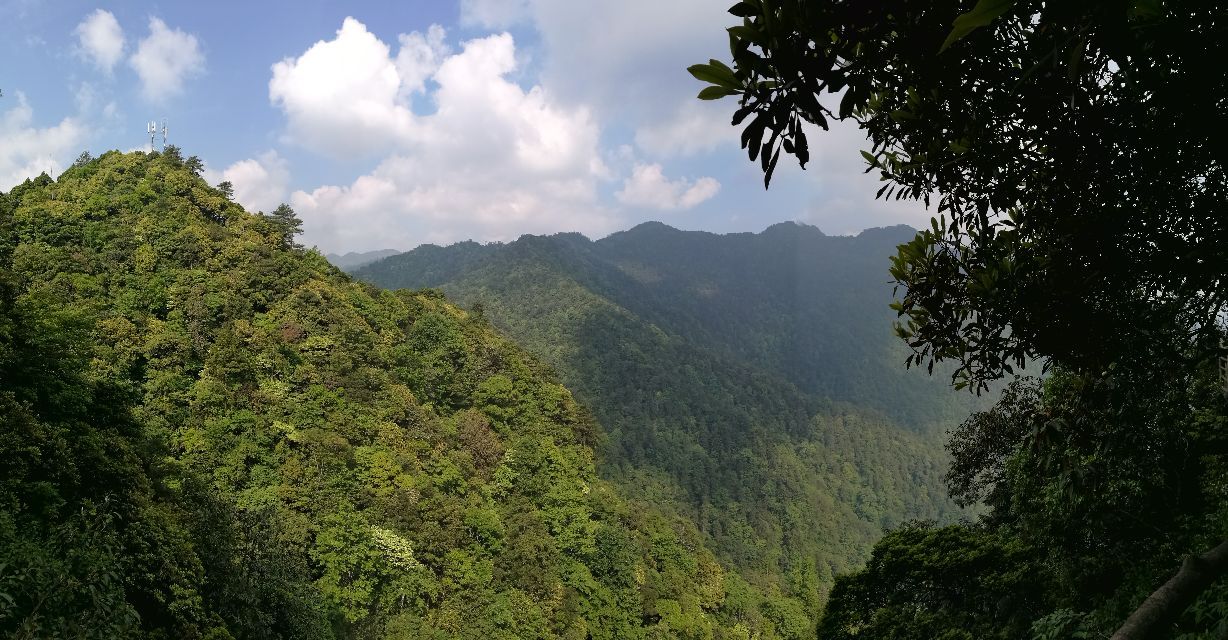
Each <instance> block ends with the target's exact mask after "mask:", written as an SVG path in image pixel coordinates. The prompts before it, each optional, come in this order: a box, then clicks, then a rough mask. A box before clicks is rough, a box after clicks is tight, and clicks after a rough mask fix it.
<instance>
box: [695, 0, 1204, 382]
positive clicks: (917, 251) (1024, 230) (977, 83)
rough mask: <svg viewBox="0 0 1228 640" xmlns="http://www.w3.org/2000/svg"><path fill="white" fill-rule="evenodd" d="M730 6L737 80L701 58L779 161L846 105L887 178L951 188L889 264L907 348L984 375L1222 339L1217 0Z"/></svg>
mask: <svg viewBox="0 0 1228 640" xmlns="http://www.w3.org/2000/svg"><path fill="white" fill-rule="evenodd" d="M730 13H732V14H733V15H735V16H737V17H739V18H740V19H741V24H739V25H737V26H734V27H731V28H730V29H729V33H730V49H731V55H732V58H733V62H732V70H733V71H732V78H730V77H728V76H727V75H726V74H715V75H714V74H713V73H711V71H712V70H713V68H714V67H712V66H711V65H703V66H705V68H707V69H708V71H709V73H706V74H701V75H700V76H697V77H700V79H702V80H704V81H706V82H709V83H711V86H712V87H715V88H718V89H720V90H722V91H726V90H732V91H734V92H735V93H736V94H737V95H738V97H739V104H738V106H737V108H736V109H734V110H733V111H734V116H733V124H734V125H740V126H742V127H743V135H742V145H743V147H744V148H746V149H747V150H748V154H749V156H750V159H751V160H752V161H753V160H755V159H756V158H757V157H758V158H759V159H760V160H761V161H762V162H763V167H764V170H765V179H768V178H770V176H771V169H772V168H773V167H774V166H775V162H776V159H777V157H778V155H779V153H780V152H781V151H782V150H783V151H784V152H785V153H786V154H793V155H795V156H796V157H797V159H798V161H799V162H800V163H801V164H802V165H803V166H805V163H806V162H807V161H808V159H809V154H808V153H807V151H806V149H807V141H806V131H807V126H805V125H806V124H814V125H818V126H819V127H821V128H823V129H826V128H827V127H828V126H829V122H830V121H832V120H851V121H853V122H855V123H857V125H858V126H859V127H860V128H861V129H862V130H864V132H865V133H866V134H867V136H868V137H869V139H870V145H871V148H870V149H869V150H868V151H865V152H863V155H864V156H865V157H866V159H867V163H868V167H867V171H874V172H877V173H878V174H879V175H880V177H881V179H882V180H883V181H884V184H883V187H882V189H881V190H880V191H879V193H878V195H879V196H880V197H883V196H885V197H887V198H891V197H894V198H896V199H901V198H909V199H915V200H922V201H924V202H926V203H927V204H928V203H929V202H930V201H931V199H936V200H937V202H936V204H937V214H938V216H937V217H936V218H935V219H934V222H933V226H932V228H931V229H929V230H925V231H923V232H922V233H921V234H919V235H918V237H917V238H916V240H915V241H914V242H910V243H907V244H904V245H902V246H901V247H900V251H899V254H898V255H897V257H896V258H895V260H894V263H893V265H892V275H893V277H894V278H895V280H896V281H897V282H898V283H900V284H901V285H902V286H903V292H902V296H901V299H900V302H899V306H898V307H897V310H898V312H899V314H900V316H901V326H900V334H901V336H903V337H904V338H905V339H907V340H908V342H909V344H910V346H911V347H912V348H913V350H914V354H913V355H914V357H913V358H912V360H911V362H912V363H914V364H932V363H933V362H937V361H943V360H951V361H954V362H956V363H958V365H959V366H958V369H957V371H956V375H957V382H959V383H960V384H962V385H967V386H971V387H972V388H974V389H981V388H983V385H984V384H985V383H986V382H988V381H991V380H996V379H999V378H1001V377H1003V376H1009V375H1010V374H1011V373H1012V370H1014V369H1018V368H1019V367H1020V365H1021V364H1022V363H1023V362H1025V361H1028V360H1031V359H1035V358H1042V359H1052V360H1053V361H1054V362H1056V363H1058V364H1061V365H1064V366H1067V367H1069V368H1073V369H1078V370H1080V371H1097V370H1103V369H1104V368H1105V367H1107V366H1108V365H1109V364H1110V363H1112V362H1115V361H1116V360H1117V359H1118V358H1119V357H1121V356H1123V355H1124V354H1134V355H1135V356H1136V357H1138V359H1139V361H1140V362H1151V361H1156V360H1182V359H1184V358H1186V357H1187V356H1188V355H1189V353H1188V352H1189V351H1190V348H1191V345H1192V344H1193V345H1195V347H1196V348H1195V349H1194V352H1195V357H1205V356H1207V355H1211V354H1213V353H1215V352H1217V351H1219V350H1220V347H1219V345H1218V344H1216V341H1215V337H1216V335H1215V331H1214V326H1215V319H1216V318H1217V315H1218V314H1220V313H1222V312H1223V310H1224V309H1225V307H1226V306H1228V298H1226V296H1228V294H1226V293H1225V291H1228V287H1226V286H1225V270H1224V269H1223V268H1221V267H1220V265H1223V264H1225V262H1228V258H1226V256H1228V241H1226V240H1225V239H1226V238H1228V234H1225V233H1224V229H1223V225H1222V220H1223V219H1224V213H1223V211H1224V202H1225V200H1224V197H1223V196H1224V194H1225V192H1226V191H1228V173H1225V171H1226V170H1225V166H1226V165H1228V163H1226V162H1225V158H1224V149H1225V148H1228V137H1226V136H1228V134H1225V133H1224V128H1223V127H1216V126H1212V125H1211V124H1210V123H1209V121H1208V120H1207V118H1208V115H1209V114H1213V113H1217V107H1216V105H1221V104H1222V103H1223V101H1224V100H1225V99H1228V82H1226V81H1225V80H1224V79H1223V78H1222V77H1220V76H1219V75H1216V76H1213V77H1208V76H1207V75H1206V74H1204V73H1203V72H1202V67H1201V65H1200V63H1199V60H1205V59H1210V58H1214V57H1216V56H1219V55H1222V54H1224V53H1225V48H1226V47H1228V32H1226V31H1225V29H1226V28H1228V27H1225V23H1224V21H1223V20H1222V14H1221V11H1220V10H1219V8H1218V7H1215V6H1213V5H1210V4H1206V3H1199V2H1182V1H1175V2H1164V3H1160V2H1153V1H1131V2H1116V3H1073V4H1066V5H1063V6H1054V5H1053V4H1052V3H1045V2H1040V1H1039V0H1030V1H1025V0H979V1H978V2H976V3H971V2H958V1H956V0H942V1H939V2H934V1H932V0H891V1H889V2H875V3H862V4H850V3H846V2H835V1H821V2H800V1H796V0H786V1H783V2H761V1H760V0H749V1H746V2H738V3H737V4H736V5H734V6H733V7H732V8H731V9H730ZM826 96H830V97H832V98H836V97H838V98H839V105H838V106H836V105H835V104H834V102H835V101H834V100H826V99H825V97H826ZM812 130H813V129H812ZM769 157H770V160H769ZM1174 327H1176V328H1179V329H1180V330H1178V331H1172V330H1170V329H1171V328H1174Z"/></svg>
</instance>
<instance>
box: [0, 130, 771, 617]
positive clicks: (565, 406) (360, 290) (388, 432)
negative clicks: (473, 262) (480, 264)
mask: <svg viewBox="0 0 1228 640" xmlns="http://www.w3.org/2000/svg"><path fill="white" fill-rule="evenodd" d="M297 225H298V221H297V219H296V218H294V215H293V212H292V211H289V209H288V208H283V209H279V210H278V211H275V212H274V213H273V214H272V215H270V216H263V215H252V214H248V213H247V212H244V211H243V210H242V209H241V208H240V207H239V206H238V205H236V204H234V203H233V202H230V198H229V194H227V193H225V192H224V190H223V191H219V190H216V189H212V188H210V187H209V186H207V185H206V184H205V183H204V182H203V181H202V180H201V179H200V177H199V162H194V161H193V159H192V158H189V159H187V160H183V159H182V157H181V155H180V154H179V153H178V152H177V151H176V152H174V153H171V150H170V149H169V148H168V150H167V152H163V153H161V154H142V153H133V154H121V153H116V152H112V153H107V154H104V155H103V156H102V157H101V158H98V159H96V160H90V161H88V162H82V163H79V165H78V166H75V167H73V168H71V169H70V170H68V171H66V172H65V173H64V175H63V176H62V177H61V179H60V180H59V181H58V182H56V181H52V180H50V179H43V178H41V177H40V179H38V180H34V181H29V182H28V183H26V184H24V185H21V186H18V187H17V188H15V189H14V190H13V191H12V192H10V193H9V194H0V417H2V418H3V421H4V424H5V428H4V429H3V430H2V431H0V634H3V635H15V636H17V637H99V638H114V637H133V638H148V639H151V640H153V639H161V638H278V637H293V638H360V637H391V638H398V637H399V638H457V637H461V638H477V637H489V638H560V637H569V638H570V637H577V638H583V637H586V636H591V637H594V638H646V637H672V636H673V635H674V633H675V632H674V631H673V629H674V627H671V626H670V625H675V626H676V627H677V628H679V629H681V628H685V629H687V630H688V631H687V633H690V634H692V635H694V636H695V637H712V636H713V634H718V633H722V634H723V633H724V632H725V631H726V630H728V629H730V628H732V626H733V623H732V622H729V617H728V616H723V615H720V614H718V612H719V608H720V607H721V598H720V597H719V594H720V593H723V591H722V588H721V585H720V583H721V580H722V574H721V572H720V571H719V568H717V567H716V563H715V562H714V561H713V560H712V558H711V553H710V552H709V551H707V550H706V549H705V548H704V547H703V545H702V543H701V542H700V539H699V537H698V535H697V534H696V533H695V532H694V530H693V528H691V527H688V526H687V525H686V524H685V523H684V522H682V521H681V520H679V519H677V518H675V517H667V516H664V515H662V514H661V513H660V512H658V511H655V510H651V509H646V508H645V507H643V506H642V505H640V504H632V503H628V502H627V501H625V500H624V499H623V498H621V497H620V496H619V494H618V493H616V492H615V491H614V490H613V489H612V487H611V486H610V485H609V484H608V483H607V482H606V481H603V480H601V479H599V478H598V477H597V474H596V469H595V465H594V455H593V452H592V449H591V445H592V444H593V443H595V442H597V441H598V440H599V439H600V435H599V434H600V429H599V427H598V426H597V424H596V423H595V421H594V420H593V418H592V417H591V416H590V415H589V414H588V413H587V412H586V411H584V410H583V409H581V407H580V406H579V405H577V403H576V402H575V400H573V398H572V396H571V394H570V392H568V391H567V389H565V388H564V387H562V386H561V385H560V384H559V383H558V382H557V381H555V379H554V378H553V376H552V374H551V373H550V372H549V370H548V369H547V368H546V367H545V366H543V365H542V364H540V363H538V362H537V361H536V360H534V359H533V358H532V357H530V356H528V355H527V354H526V353H524V352H523V351H521V350H520V349H518V348H516V347H515V346H514V345H512V344H511V343H509V342H508V341H506V340H505V339H503V338H501V337H499V336H498V335H497V334H496V333H495V332H494V331H493V330H492V329H491V328H490V326H489V325H487V324H486V322H485V321H484V320H482V319H480V318H476V317H474V316H472V315H470V314H468V313H466V312H464V311H462V310H460V309H458V308H456V307H454V306H451V305H450V304H448V303H447V302H445V301H444V300H443V299H442V297H441V296H440V295H438V294H437V293H436V292H430V291H424V292H397V293H390V292H385V291H380V290H377V289H375V288H373V287H370V286H366V285H362V284H359V283H356V282H354V281H352V280H350V279H349V278H348V277H346V276H345V275H343V274H341V273H340V272H338V271H337V270H335V269H334V268H332V267H331V266H330V265H328V263H327V262H326V261H325V260H324V258H323V257H322V256H320V255H319V254H318V253H315V252H310V251H304V250H302V249H301V248H298V247H297V246H295V245H294V243H293V236H294V234H295V233H296V232H297V228H298V226H297ZM672 603H678V609H677V614H678V615H677V616H672V617H667V616H659V615H656V614H654V613H652V612H654V611H657V610H658V609H662V608H664V609H667V610H670V611H671V612H673V611H674V610H673V609H672V608H671V607H673V604H672ZM678 616H681V617H678ZM765 637H766V636H765Z"/></svg>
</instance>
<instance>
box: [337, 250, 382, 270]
mask: <svg viewBox="0 0 1228 640" xmlns="http://www.w3.org/2000/svg"><path fill="white" fill-rule="evenodd" d="M398 253H400V251H397V250H396V249H377V250H375V251H351V252H349V253H344V254H340V255H338V254H336V253H329V254H326V255H325V256H324V257H325V258H327V259H328V261H329V262H331V263H332V264H333V266H334V267H337V268H338V269H342V270H350V269H357V268H359V267H361V266H364V265H368V264H371V263H372V262H375V261H376V260H382V259H384V258H387V257H388V256H395V255H396V254H398Z"/></svg>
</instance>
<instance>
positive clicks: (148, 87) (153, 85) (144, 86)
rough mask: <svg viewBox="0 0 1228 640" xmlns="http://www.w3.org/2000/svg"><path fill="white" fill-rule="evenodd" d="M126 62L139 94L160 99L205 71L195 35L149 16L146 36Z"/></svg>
mask: <svg viewBox="0 0 1228 640" xmlns="http://www.w3.org/2000/svg"><path fill="white" fill-rule="evenodd" d="M128 64H129V65H130V66H131V67H132V69H133V70H134V71H136V74H137V76H138V77H140V79H141V93H142V95H144V96H145V98H146V99H147V100H150V101H152V102H161V101H163V100H166V99H167V98H171V97H173V96H176V95H179V94H180V93H182V92H183V85H184V83H185V82H186V81H187V79H188V78H190V77H192V76H194V75H197V74H200V73H202V72H203V71H204V70H205V54H204V53H202V52H201V50H200V43H199V42H197V40H196V36H194V35H192V34H190V33H186V32H184V31H180V30H179V29H172V28H170V27H168V26H166V23H165V22H163V21H162V20H161V19H159V18H153V17H151V18H150V19H149V35H147V36H145V37H144V38H142V39H141V41H140V42H139V43H138V44H137V48H136V53H134V54H132V57H131V58H129V59H128Z"/></svg>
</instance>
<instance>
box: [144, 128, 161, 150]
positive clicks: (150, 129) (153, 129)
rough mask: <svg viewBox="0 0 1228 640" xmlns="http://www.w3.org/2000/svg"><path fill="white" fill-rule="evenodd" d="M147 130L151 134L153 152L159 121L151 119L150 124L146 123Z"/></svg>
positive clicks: (150, 147) (150, 142)
mask: <svg viewBox="0 0 1228 640" xmlns="http://www.w3.org/2000/svg"><path fill="white" fill-rule="evenodd" d="M145 132H146V133H148V134H149V152H150V153H153V150H154V135H155V134H157V133H158V123H157V122H154V121H153V120H150V121H149V124H147V125H145Z"/></svg>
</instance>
